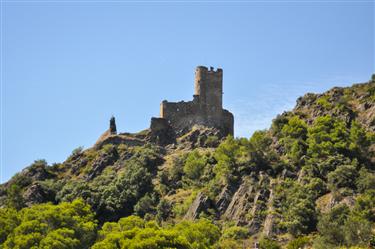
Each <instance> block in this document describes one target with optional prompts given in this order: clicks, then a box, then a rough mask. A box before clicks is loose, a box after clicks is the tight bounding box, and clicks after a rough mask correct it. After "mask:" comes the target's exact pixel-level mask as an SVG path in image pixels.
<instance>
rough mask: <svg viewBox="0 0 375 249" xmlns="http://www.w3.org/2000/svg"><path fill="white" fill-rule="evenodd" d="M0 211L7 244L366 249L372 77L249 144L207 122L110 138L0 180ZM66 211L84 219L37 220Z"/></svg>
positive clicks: (370, 227)
mask: <svg viewBox="0 0 375 249" xmlns="http://www.w3.org/2000/svg"><path fill="white" fill-rule="evenodd" d="M47 202H48V203H50V204H42V203H47ZM69 205H71V206H69ZM85 205H86V206H85ZM0 206H1V209H0V248H90V247H92V248H99V247H104V248H164V247H165V248H251V247H252V246H254V243H255V244H256V243H258V242H259V243H260V245H259V246H260V248H279V247H280V246H283V247H286V248H303V247H306V248H312V247H313V248H335V247H340V246H344V247H345V246H346V247H350V246H363V247H364V248H368V247H369V246H371V245H372V246H373V244H375V236H374V224H375V223H374V222H375V209H374V206H375V76H373V77H372V79H371V80H370V81H369V82H367V83H362V84H355V85H353V86H352V87H346V88H339V87H335V88H333V89H331V90H329V91H327V92H325V93H322V94H312V93H308V94H306V95H305V96H303V97H300V98H299V99H298V100H297V104H296V107H295V108H294V109H293V110H291V111H288V112H285V113H283V114H281V115H279V116H277V117H276V118H275V119H274V120H273V122H272V125H271V127H270V129H268V130H264V131H258V132H255V133H254V134H253V135H252V137H251V138H249V139H247V138H236V139H235V138H233V137H223V136H222V135H221V134H220V132H219V131H217V130H215V129H214V128H207V127H202V126H195V127H194V128H193V129H192V130H190V131H188V132H186V133H185V134H182V135H178V136H177V135H176V134H175V133H174V132H173V130H170V129H168V128H165V127H161V128H160V129H158V127H151V128H150V129H147V130H144V131H142V132H139V133H136V134H129V133H120V134H112V133H111V132H106V133H105V134H103V135H102V136H101V137H100V139H99V140H98V142H97V143H96V144H95V145H94V146H93V147H92V148H89V149H83V148H77V149H75V150H74V151H73V152H72V154H71V156H69V158H67V159H66V161H65V162H63V163H58V164H53V165H47V163H46V162H45V161H43V160H39V161H35V162H34V163H33V164H32V165H30V166H29V167H27V168H25V169H24V170H23V171H22V172H20V173H18V174H16V175H15V176H14V177H13V178H12V179H11V180H10V181H9V182H7V183H5V184H3V185H1V187H0ZM78 206H79V207H80V208H83V209H84V210H85V212H83V211H82V210H81V211H80V209H79V208H78ZM60 207H61V208H62V207H64V209H63V210H74V211H69V212H67V214H66V215H67V216H69V215H70V216H72V217H73V216H74V215H75V216H74V217H82V219H83V220H84V221H82V220H79V221H77V220H75V221H74V222H73V221H71V220H70V219H69V222H67V221H65V220H64V222H60V223H59V222H57V223H58V224H59V225H57V223H56V222H55V221H56V220H59V219H60V218H61V217H60V218H56V217H54V218H53V219H52V218H51V219H52V220H53V222H52V221H51V220H49V219H47V218H43V219H39V218H37V216H33V215H31V214H34V215H35V214H36V213H38V212H39V213H40V214H44V213H43V212H46V213H48V212H52V211H51V210H55V209H59V208H60ZM90 209H91V212H92V213H91V214H89V213H87V212H89V211H88V210H90ZM38 210H39V211H38ZM77 210H78V211H77ZM53 212H56V210H55V211H53ZM74 212H78V214H75V213H74ZM30 213H31V214H30ZM12 215H13V216H12ZM30 215H31V216H30ZM131 215H135V216H131ZM7 217H8V218H7ZM9 217H12V218H9ZM30 217H33V218H30ZM43 217H49V216H48V215H46V216H43ZM124 217H128V218H124ZM139 217H140V218H139ZM28 218H29V220H28ZM61 219H62V218H61ZM36 220H38V225H40V224H44V225H43V226H41V227H42V228H35V227H34V226H32V225H30V224H31V223H32V222H35V221H36ZM27 222H29V223H27ZM51 222H52V223H51ZM54 222H55V223H54ZM150 222H151V223H152V222H153V223H152V224H151V223H150ZM88 223H90V224H95V225H92V226H91V228H92V229H91V230H90V229H89V230H84V231H85V234H91V235H90V236H89V237H87V236H82V231H83V230H82V229H83V228H82V227H84V228H85V229H88V227H90V226H89V225H88ZM64 224H65V225H64ZM67 224H68V225H67ZM73 224H74V225H73ZM129 224H131V225H129ZM25 227H28V228H27V229H25ZM33 227H34V228H33ZM36 227H38V226H36ZM35 229H37V231H36V230H35ZM61 229H65V230H64V231H63V232H61V231H60V230H61ZM69 229H70V230H69ZM80 229H81V230H80ZM147 229H148V230H147ZM184 229H185V230H184ZM186 229H192V230H191V231H190V230H186ZM68 230H69V231H72V232H69V231H68ZM56 231H59V232H61V233H58V232H56ZM192 231H195V233H193V232H192ZM36 233H37V234H39V235H40V236H39V235H38V236H39V237H38V236H36V235H35V234H36ZM51 234H52V235H51ZM67 234H70V235H69V236H70V237H71V239H72V241H74V243H73V242H72V244H69V246H70V247H69V246H66V245H67V243H68V242H66V241H65V239H63V238H67V237H69V236H68V235H67ZM21 235H22V236H26V237H27V239H25V238H26V237H24V239H23V240H22V241H28V242H27V243H26V242H22V241H21V240H20V239H17V238H20V236H21ZM46 236H47V237H48V236H52V237H51V238H52V239H50V240H51V241H52V242H51V241H50V242H48V241H47V242H45V240H46V239H45V238H47V237H46ZM59 236H61V237H59ZM142 236H143V237H142ZM70 237H69V238H70ZM43 238H44V239H43ZM146 238H147V239H146ZM157 238H158V239H157ZM161 238H163V239H161ZM151 239H152V243H151V242H150V243H151V244H147V243H148V242H147V243H146V242H144V243H145V245H144V247H142V245H141V244H142V243H141V244H140V242H139V241H148V240H151ZM56 241H60V242H59V243H60V244H59V246H56V245H55V244H54V243H55V242H56ZM136 241H138V242H137V243H136ZM197 241H200V242H199V243H198V242H197ZM22 243H23V244H22ZM43 243H44V244H43ZM46 243H47V244H46ZM48 243H52V244H53V245H55V246H52V247H51V244H48ZM56 243H57V242H56ZM132 243H133V244H132ZM42 245H44V246H45V247H43V246H42ZM135 245H138V247H137V246H135ZM32 246H34V247H32ZM48 246H50V247H48ZM64 246H65V247H64Z"/></svg>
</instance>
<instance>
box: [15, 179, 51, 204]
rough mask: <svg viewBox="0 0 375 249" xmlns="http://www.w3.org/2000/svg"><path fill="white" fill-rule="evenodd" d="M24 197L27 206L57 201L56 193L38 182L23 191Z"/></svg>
mask: <svg viewBox="0 0 375 249" xmlns="http://www.w3.org/2000/svg"><path fill="white" fill-rule="evenodd" d="M22 197H23V199H24V201H25V204H26V206H31V205H34V204H38V203H44V202H54V201H55V193H54V192H53V191H51V190H48V189H46V188H43V187H42V185H40V184H39V183H38V182H36V183H33V184H32V185H31V186H29V187H28V188H27V189H26V191H25V192H24V193H23V196H22Z"/></svg>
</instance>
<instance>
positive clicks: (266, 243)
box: [259, 238, 281, 249]
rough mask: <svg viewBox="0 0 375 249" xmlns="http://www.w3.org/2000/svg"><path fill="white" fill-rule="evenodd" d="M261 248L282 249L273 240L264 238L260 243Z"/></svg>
mask: <svg viewBox="0 0 375 249" xmlns="http://www.w3.org/2000/svg"><path fill="white" fill-rule="evenodd" d="M259 248H260V249H281V247H280V246H279V244H277V242H276V241H274V240H271V239H269V238H262V239H261V240H260V241H259Z"/></svg>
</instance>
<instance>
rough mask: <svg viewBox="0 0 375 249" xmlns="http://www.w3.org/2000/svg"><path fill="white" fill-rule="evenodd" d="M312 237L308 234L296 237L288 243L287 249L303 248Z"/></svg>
mask: <svg viewBox="0 0 375 249" xmlns="http://www.w3.org/2000/svg"><path fill="white" fill-rule="evenodd" d="M309 243H310V238H309V237H307V236H303V237H299V238H296V239H294V240H292V241H290V242H289V243H288V245H287V246H286V248H287V249H302V248H304V247H305V246H307V245H309Z"/></svg>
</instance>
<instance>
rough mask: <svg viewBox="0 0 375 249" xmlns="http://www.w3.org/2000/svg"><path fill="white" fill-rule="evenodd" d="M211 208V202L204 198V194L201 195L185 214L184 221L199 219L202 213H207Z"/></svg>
mask: <svg viewBox="0 0 375 249" xmlns="http://www.w3.org/2000/svg"><path fill="white" fill-rule="evenodd" d="M210 206H211V205H210V200H209V199H208V197H207V196H204V195H203V194H202V193H199V194H198V195H197V197H196V198H195V200H194V201H193V203H192V204H191V206H190V207H189V210H188V211H187V213H186V214H185V217H184V219H187V220H195V219H198V218H199V215H200V213H201V212H204V211H206V210H207V209H208V208H209V207H210Z"/></svg>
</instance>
